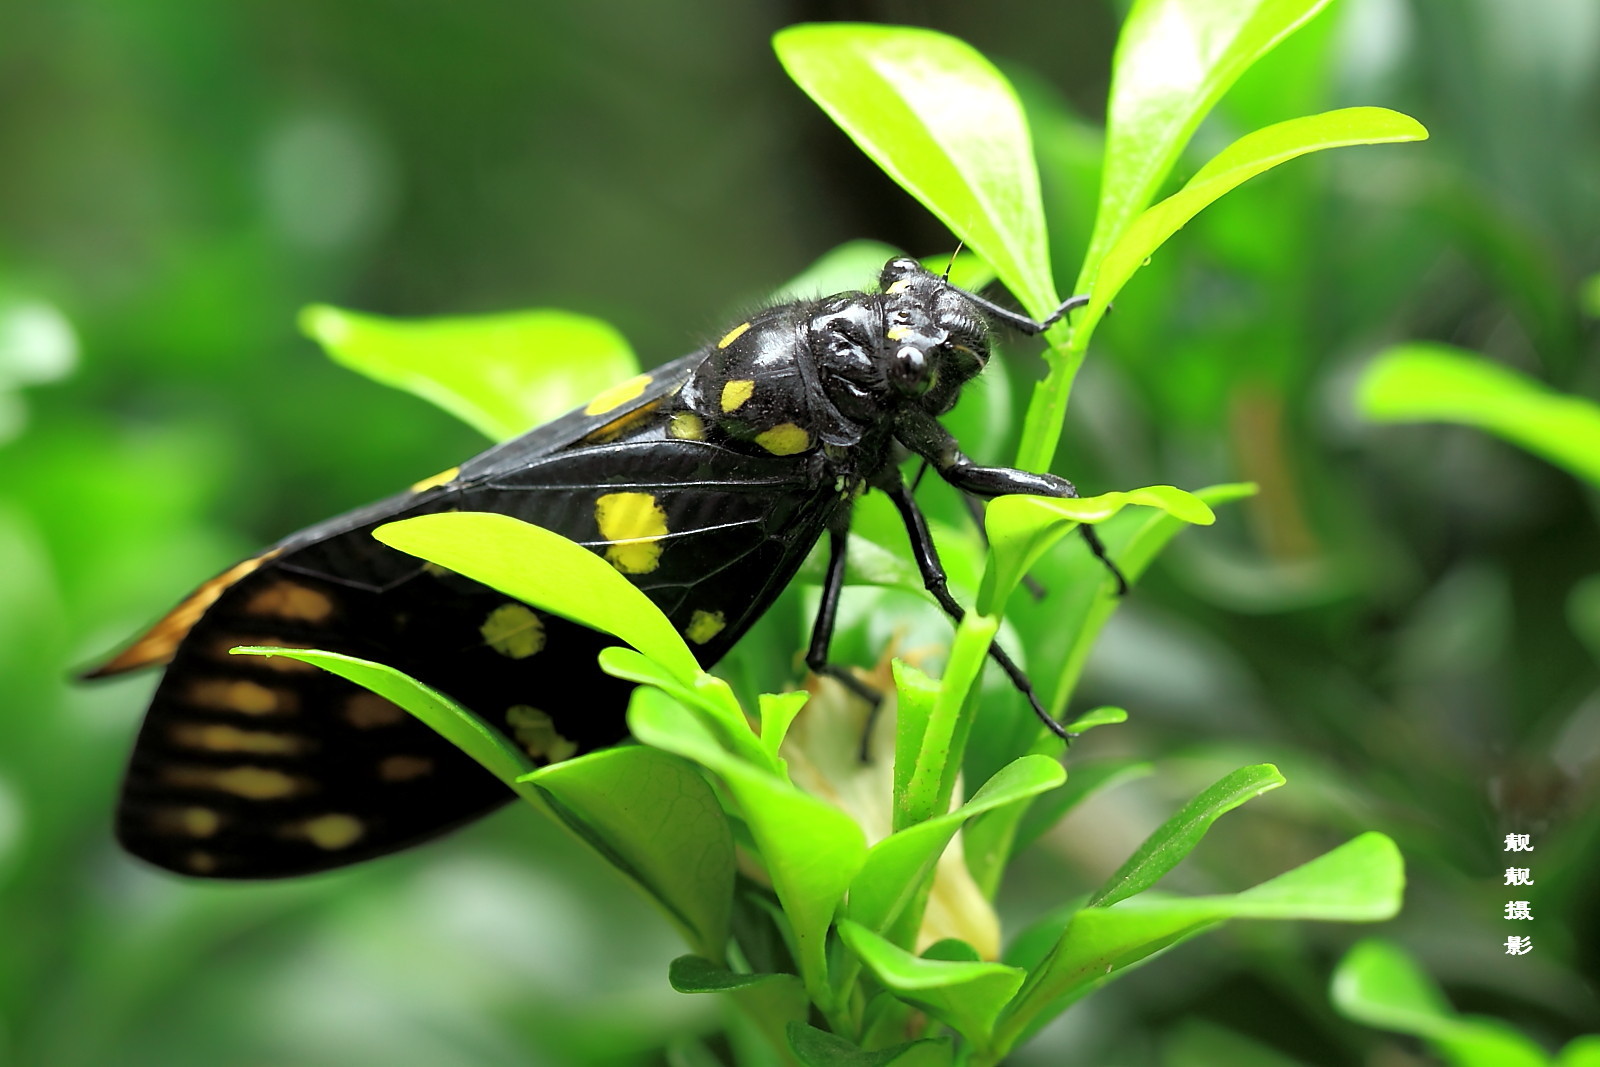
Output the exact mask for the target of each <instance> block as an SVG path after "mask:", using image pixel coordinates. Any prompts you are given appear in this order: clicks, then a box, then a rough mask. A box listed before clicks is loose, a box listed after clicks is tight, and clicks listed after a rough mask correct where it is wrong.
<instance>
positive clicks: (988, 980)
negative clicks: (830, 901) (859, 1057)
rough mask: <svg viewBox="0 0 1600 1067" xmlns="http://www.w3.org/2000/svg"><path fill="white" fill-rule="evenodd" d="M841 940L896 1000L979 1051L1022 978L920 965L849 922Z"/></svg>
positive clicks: (1010, 970) (978, 966) (987, 967)
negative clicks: (945, 1027)
mask: <svg viewBox="0 0 1600 1067" xmlns="http://www.w3.org/2000/svg"><path fill="white" fill-rule="evenodd" d="M839 936H840V937H841V938H842V939H843V940H844V943H845V944H846V945H848V946H849V948H850V951H852V952H854V953H855V954H856V955H857V956H859V957H860V958H861V961H862V962H863V963H865V964H866V965H867V969H868V970H870V971H871V972H872V973H873V975H874V976H875V977H876V978H877V979H878V981H880V982H882V983H883V984H884V985H885V986H886V987H888V988H889V989H890V990H891V991H893V992H894V994H895V995H896V996H897V997H899V998H900V999H901V1000H904V1001H906V1002H907V1003H909V1004H914V1005H916V1006H917V1007H918V1008H921V1009H922V1010H923V1011H925V1012H927V1013H928V1014H929V1015H930V1016H932V1017H933V1018H935V1019H938V1020H939V1021H940V1022H942V1023H944V1024H945V1025H946V1026H949V1027H950V1028H951V1029H952V1030H955V1031H956V1032H957V1033H959V1034H961V1035H962V1036H963V1037H965V1038H967V1040H969V1041H971V1042H973V1043H974V1044H975V1045H977V1046H978V1047H980V1048H982V1047H984V1046H986V1045H987V1044H988V1037H989V1032H990V1030H991V1029H992V1028H993V1027H994V1022H995V1019H996V1018H997V1017H998V1016H999V1014H1000V1010H1001V1009H1002V1008H1004V1007H1005V1005H1006V1002H1007V1001H1009V1000H1010V999H1011V997H1012V996H1013V995H1014V994H1015V993H1016V991H1017V989H1018V988H1019V987H1020V986H1021V985H1022V980H1023V978H1025V977H1026V974H1025V972H1023V971H1022V970H1020V969H1018V968H1016V967H1007V966H1006V965H1005V964H1003V963H984V962H970V961H964V960H936V959H924V958H923V957H920V956H915V955H913V954H911V953H910V952H907V951H906V950H905V949H903V948H900V947H899V946H898V945H895V944H892V943H891V942H888V941H885V940H884V939H883V938H881V937H879V936H878V935H877V934H875V933H873V932H872V931H871V930H868V929H867V928H866V927H865V926H862V925H860V924H859V923H854V922H851V921H850V920H848V919H845V920H842V921H841V922H840V923H839Z"/></svg>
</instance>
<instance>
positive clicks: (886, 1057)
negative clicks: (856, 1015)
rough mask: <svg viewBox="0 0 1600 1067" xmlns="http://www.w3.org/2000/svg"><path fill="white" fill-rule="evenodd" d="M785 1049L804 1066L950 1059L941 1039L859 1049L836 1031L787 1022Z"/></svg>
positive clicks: (938, 1063) (924, 1063)
mask: <svg viewBox="0 0 1600 1067" xmlns="http://www.w3.org/2000/svg"><path fill="white" fill-rule="evenodd" d="M789 1048H790V1049H791V1050H792V1051H793V1052H794V1054H795V1056H796V1057H798V1058H799V1060H800V1062H801V1063H802V1064H804V1065H805V1067H891V1065H892V1067H949V1065H950V1064H951V1063H953V1062H954V1060H953V1059H952V1058H951V1050H950V1043H949V1042H948V1041H946V1040H944V1039H927V1040H922V1041H912V1042H909V1043H908V1044H904V1045H896V1046H895V1047H894V1048H886V1049H879V1050H877V1051H875V1052H863V1051H862V1050H861V1048H860V1047H859V1046H857V1045H855V1044H852V1043H851V1042H849V1041H846V1040H845V1039H844V1038H842V1037H839V1036H838V1035H836V1034H830V1033H828V1032H827V1031H826V1030H818V1029H817V1028H816V1027H814V1026H807V1025H805V1024H804V1023H790V1024H789Z"/></svg>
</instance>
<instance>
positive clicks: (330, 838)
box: [297, 813, 367, 852]
mask: <svg viewBox="0 0 1600 1067" xmlns="http://www.w3.org/2000/svg"><path fill="white" fill-rule="evenodd" d="M297 829H298V831H299V833H300V834H302V835H304V836H305V837H307V838H309V839H310V841H311V843H312V844H313V845H316V846H317V847H318V848H324V849H327V850H329V851H330V852H331V851H333V850H334V849H340V848H349V847H350V846H351V845H353V844H355V843H356V842H357V841H359V840H361V836H362V835H363V834H365V833H366V832H367V828H366V826H365V824H363V823H362V821H361V820H360V819H358V818H356V817H355V816H354V815H344V814H338V813H332V814H328V815H318V816H317V817H316V818H314V819H307V820H306V821H305V822H303V823H301V824H300V825H299V827H298V828H297Z"/></svg>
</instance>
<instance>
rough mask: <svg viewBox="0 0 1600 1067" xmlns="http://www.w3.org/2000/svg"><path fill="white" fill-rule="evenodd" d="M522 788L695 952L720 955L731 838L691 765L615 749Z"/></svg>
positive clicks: (546, 771)
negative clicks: (649, 901)
mask: <svg viewBox="0 0 1600 1067" xmlns="http://www.w3.org/2000/svg"><path fill="white" fill-rule="evenodd" d="M522 781H523V782H525V783H527V784H528V785H530V786H532V787H533V788H535V789H537V790H539V791H540V793H541V794H543V795H544V797H545V798H546V800H547V801H548V802H549V806H550V808H551V809H552V810H554V811H555V812H556V814H557V815H559V816H560V817H561V819H562V820H563V821H564V822H565V823H566V824H567V825H568V826H569V827H570V828H571V829H572V830H573V831H574V832H576V833H577V834H578V835H579V836H580V837H582V838H583V839H584V840H585V841H587V842H588V843H589V844H590V846H591V847H593V848H594V849H595V850H596V851H597V852H599V853H600V854H601V855H603V856H605V857H606V858H607V859H608V860H610V862H611V864H612V866H614V867H616V868H618V869H619V870H621V871H623V872H624V873H625V874H627V875H628V876H629V877H630V878H632V879H633V880H634V881H635V882H637V883H638V884H639V885H640V886H642V887H644V888H645V889H646V890H647V891H648V892H649V894H650V895H651V896H652V897H654V898H655V899H656V900H657V901H659V902H660V903H661V904H662V906H663V907H664V908H665V909H666V911H667V913H668V914H669V915H671V916H672V917H673V918H674V919H675V920H676V921H677V922H678V924H679V925H680V926H681V927H682V929H683V932H684V935H685V937H686V939H687V940H688V942H689V944H690V945H691V946H693V948H694V949H695V951H697V952H701V953H704V954H706V955H710V956H714V957H720V956H721V955H722V950H723V946H724V944H725V943H726V942H727V939H728V916H729V911H730V909H731V907H732V900H733V876H734V867H735V863H734V853H733V835H732V833H731V832H730V831H729V829H728V821H727V819H726V818H725V817H724V816H723V814H722V806H721V805H720V804H718V803H717V797H716V794H715V793H714V792H712V789H711V786H710V785H709V784H708V783H707V782H706V780H705V778H704V777H702V776H701V775H700V773H699V772H698V771H697V770H695V768H694V767H693V766H692V765H691V764H689V763H687V762H685V761H684V760H682V759H679V758H678V757H677V756H672V755H669V754H667V753H665V752H658V751H656V750H655V749H651V748H643V747H640V746H638V745H624V746H621V747H618V748H609V749H605V750H603V751H600V752H591V753H589V754H588V755H585V756H580V757H578V758H577V759H572V760H567V761H565V762H562V763H556V764H553V765H551V766H548V767H543V768H540V769H539V770H536V771H534V772H533V773H532V774H528V775H526V776H524V777H523V779H522Z"/></svg>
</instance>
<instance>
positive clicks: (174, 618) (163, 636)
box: [84, 549, 278, 678]
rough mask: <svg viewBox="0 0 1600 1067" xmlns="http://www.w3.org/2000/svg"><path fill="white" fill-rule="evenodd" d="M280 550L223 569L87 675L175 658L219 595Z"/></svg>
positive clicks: (127, 669)
mask: <svg viewBox="0 0 1600 1067" xmlns="http://www.w3.org/2000/svg"><path fill="white" fill-rule="evenodd" d="M277 554H278V550H277V549H273V550H272V551H271V552H264V553H262V554H261V555H259V556H256V557H255V558H254V559H247V560H245V561H244V562H243V563H236V564H234V565H233V566H232V567H229V568H228V569H227V570H225V571H223V572H222V573H221V574H219V575H217V576H216V577H215V578H213V579H211V580H210V581H209V582H206V583H205V584H204V585H202V586H201V587H200V588H199V589H196V590H195V591H194V592H192V593H190V594H189V596H188V597H187V598H185V600H184V601H183V603H181V604H179V605H178V606H177V607H175V608H173V609H172V610H171V611H169V612H167V614H166V616H165V617H164V618H162V620H161V621H160V622H158V623H156V624H155V625H154V626H152V627H151V628H150V630H149V632H147V633H146V634H145V635H144V636H143V637H141V638H139V640H137V641H135V642H134V643H133V644H132V645H130V646H128V648H126V649H124V650H123V651H122V652H119V653H118V654H117V655H116V656H115V657H114V658H113V659H112V660H111V661H110V662H108V663H106V664H105V665H104V666H101V667H96V668H95V669H94V670H92V671H90V672H89V673H88V674H86V675H84V677H85V678H105V677H107V676H109V675H113V674H121V673H122V672H123V671H131V670H134V669H136V668H139V667H148V666H150V665H151V664H155V663H167V662H169V661H171V659H172V654H173V653H174V652H176V651H177V650H178V645H179V644H181V643H182V642H183V639H184V638H185V637H188V636H189V631H190V630H191V629H193V628H194V624H195V623H197V622H199V621H200V618H201V616H203V615H204V614H205V613H206V611H207V610H208V609H209V608H210V607H211V605H212V604H215V603H216V602H217V598H218V597H220V596H221V595H222V594H223V593H225V592H227V591H228V587H229V586H231V585H233V584H234V583H235V582H237V581H238V580H239V579H241V578H243V577H244V576H245V575H247V574H249V573H250V572H251V571H253V570H255V569H256V568H257V567H260V566H261V565H262V564H263V563H265V562H267V560H269V559H271V558H272V557H273V556H276V555H277Z"/></svg>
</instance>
